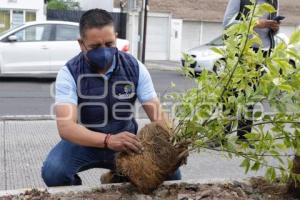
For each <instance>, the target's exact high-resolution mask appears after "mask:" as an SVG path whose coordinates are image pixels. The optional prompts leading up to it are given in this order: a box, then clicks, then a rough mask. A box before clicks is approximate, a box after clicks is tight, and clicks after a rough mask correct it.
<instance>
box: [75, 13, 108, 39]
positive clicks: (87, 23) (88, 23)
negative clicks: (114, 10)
mask: <svg viewBox="0 0 300 200" xmlns="http://www.w3.org/2000/svg"><path fill="white" fill-rule="evenodd" d="M113 24H114V20H113V18H112V16H111V14H109V12H107V11H106V10H102V9H98V8H96V9H92V10H88V11H86V12H85V13H83V15H82V16H81V18H80V23H79V30H80V36H81V37H84V34H85V31H86V30H87V29H91V28H102V27H104V26H107V25H113Z"/></svg>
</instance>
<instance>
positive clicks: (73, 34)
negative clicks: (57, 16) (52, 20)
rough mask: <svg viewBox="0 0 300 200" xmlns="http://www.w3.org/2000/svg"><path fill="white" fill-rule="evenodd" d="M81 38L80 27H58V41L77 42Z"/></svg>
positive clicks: (56, 36) (56, 37) (56, 38)
mask: <svg viewBox="0 0 300 200" xmlns="http://www.w3.org/2000/svg"><path fill="white" fill-rule="evenodd" d="M78 38H79V27H78V26H72V25H56V35H55V40H56V41H76V40H77V39H78Z"/></svg>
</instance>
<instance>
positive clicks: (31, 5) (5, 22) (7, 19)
mask: <svg viewBox="0 0 300 200" xmlns="http://www.w3.org/2000/svg"><path fill="white" fill-rule="evenodd" d="M41 20H46V8H45V3H44V0H0V32H3V31H5V30H7V29H9V28H12V27H16V26H19V25H21V24H23V23H25V22H28V21H41Z"/></svg>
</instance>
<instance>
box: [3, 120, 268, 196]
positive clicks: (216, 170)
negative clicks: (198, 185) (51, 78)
mask: <svg viewBox="0 0 300 200" xmlns="http://www.w3.org/2000/svg"><path fill="white" fill-rule="evenodd" d="M45 119H46V118H44V120H36V118H32V119H31V120H22V121H20V120H11V119H9V118H6V119H5V120H3V119H2V120H1V121H0V190H12V189H20V188H31V187H45V185H44V183H43V181H42V179H41V176H40V169H41V166H42V162H43V160H44V159H45V157H46V155H47V154H48V152H49V151H50V149H51V148H52V147H53V146H54V145H55V144H56V143H57V142H58V141H59V140H60V138H59V136H58V133H57V129H56V123H55V121H54V120H45ZM138 122H139V125H140V127H142V126H143V124H145V123H146V122H147V120H139V121H138ZM240 162H241V160H239V159H233V160H229V159H226V158H224V157H223V156H221V155H220V154H218V153H213V152H201V153H200V154H196V153H194V154H192V155H191V156H190V157H189V160H188V165H187V166H184V167H182V175H183V179H184V180H191V179H198V180H199V179H215V178H217V179H218V178H221V179H223V178H224V179H241V178H244V177H248V176H251V175H261V174H262V173H263V172H262V171H261V172H259V173H258V174H249V175H247V176H246V175H244V173H243V169H241V168H240V167H239V164H240ZM104 171H105V170H102V169H93V170H89V171H86V172H83V173H80V174H79V175H80V176H81V177H82V179H83V184H84V185H86V186H96V185H99V178H100V175H101V173H103V172H104Z"/></svg>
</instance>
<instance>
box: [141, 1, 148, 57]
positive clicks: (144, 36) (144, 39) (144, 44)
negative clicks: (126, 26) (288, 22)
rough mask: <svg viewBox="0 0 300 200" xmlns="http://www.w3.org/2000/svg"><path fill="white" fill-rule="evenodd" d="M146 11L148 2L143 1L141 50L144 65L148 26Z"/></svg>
mask: <svg viewBox="0 0 300 200" xmlns="http://www.w3.org/2000/svg"><path fill="white" fill-rule="evenodd" d="M148 11H149V0H145V10H144V27H143V28H144V30H143V48H142V52H143V53H142V62H143V63H145V57H146V44H147V25H148Z"/></svg>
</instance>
